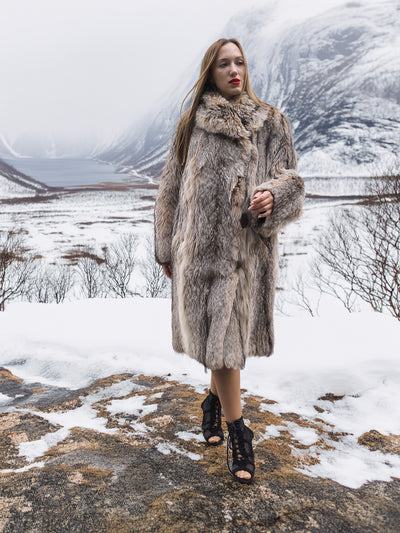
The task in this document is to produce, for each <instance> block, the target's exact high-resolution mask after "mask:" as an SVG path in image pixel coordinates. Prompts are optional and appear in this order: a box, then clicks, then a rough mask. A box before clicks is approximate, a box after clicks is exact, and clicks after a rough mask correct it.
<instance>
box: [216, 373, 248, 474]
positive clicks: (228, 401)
mask: <svg viewBox="0 0 400 533" xmlns="http://www.w3.org/2000/svg"><path fill="white" fill-rule="evenodd" d="M213 387H214V388H215V389H216V391H214V390H213ZM211 392H213V393H214V394H217V395H218V397H219V401H220V402H221V405H222V410H223V412H224V415H225V419H226V421H227V422H230V423H231V422H233V421H234V420H237V419H238V418H240V417H241V416H242V404H241V402H240V370H238V369H232V368H221V369H220V370H213V371H212V372H211ZM235 475H236V476H237V477H240V478H243V479H250V478H251V474H250V473H249V472H246V471H245V470H239V471H238V472H236V473H235Z"/></svg>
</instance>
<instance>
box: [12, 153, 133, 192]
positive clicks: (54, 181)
mask: <svg viewBox="0 0 400 533" xmlns="http://www.w3.org/2000/svg"><path fill="white" fill-rule="evenodd" d="M3 161H5V162H6V163H8V164H9V165H12V166H13V167H14V168H16V169H17V170H19V171H20V172H23V173H24V174H26V175H27V176H30V177H31V178H34V179H35V180H38V181H41V182H42V183H45V184H46V185H50V186H52V187H73V186H77V185H93V184H97V183H101V182H104V181H111V182H114V183H115V182H121V181H124V180H126V179H127V178H131V180H132V176H129V175H128V174H117V167H115V166H113V165H109V164H107V163H100V162H99V161H93V160H91V159H45V158H43V159H36V158H23V159H4V160H3ZM131 180H130V181H131ZM132 181H133V180H132Z"/></svg>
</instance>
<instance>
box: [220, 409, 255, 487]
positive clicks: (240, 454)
mask: <svg viewBox="0 0 400 533" xmlns="http://www.w3.org/2000/svg"><path fill="white" fill-rule="evenodd" d="M227 424H228V431H229V437H228V442H227V449H226V460H227V463H228V469H229V472H230V473H231V474H232V476H233V478H234V479H235V480H236V481H238V482H239V483H250V482H251V481H252V479H253V477H254V471H255V466H254V452H253V446H252V440H253V437H254V434H253V432H252V431H251V429H250V428H248V427H247V426H245V425H244V422H243V417H240V418H238V419H237V420H235V421H234V422H232V423H229V422H228V423H227ZM230 451H232V456H233V458H232V461H231V460H230ZM239 470H244V471H245V472H248V473H249V474H250V476H251V477H250V478H249V479H245V478H240V477H238V476H237V475H236V472H239Z"/></svg>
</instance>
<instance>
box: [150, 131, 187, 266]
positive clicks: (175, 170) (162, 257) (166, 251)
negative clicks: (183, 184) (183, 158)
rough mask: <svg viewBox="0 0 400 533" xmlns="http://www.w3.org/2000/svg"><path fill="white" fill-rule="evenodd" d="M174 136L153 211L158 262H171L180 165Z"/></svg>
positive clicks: (180, 171) (180, 175) (180, 173)
mask: <svg viewBox="0 0 400 533" xmlns="http://www.w3.org/2000/svg"><path fill="white" fill-rule="evenodd" d="M175 149H176V137H175V138H174V140H173V141H172V144H171V147H170V150H169V154H168V157H167V159H166V161H165V165H164V169H163V172H162V175H161V178H160V186H159V189H158V194H157V200H156V204H155V211H154V235H155V246H154V248H155V258H156V261H157V262H158V263H159V264H162V263H170V262H171V242H172V230H173V222H174V216H175V210H176V206H177V204H178V199H179V188H180V181H181V177H182V167H181V165H180V164H179V162H178V161H177V159H176V155H175Z"/></svg>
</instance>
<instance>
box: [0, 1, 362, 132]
mask: <svg viewBox="0 0 400 533" xmlns="http://www.w3.org/2000/svg"><path fill="white" fill-rule="evenodd" d="M362 1H363V2H367V1H369V0H362ZM341 3H343V0H324V1H323V2H321V1H320V0H302V1H299V0H279V2H277V0H250V1H248V0H229V2H227V1H226V0H202V1H201V2H189V1H187V0H168V2H165V1H164V0H142V1H141V2H138V1H137V0H56V1H55V0H35V1H34V2H32V0H0V8H1V11H0V12H1V21H2V30H1V33H0V68H1V74H2V76H1V79H0V134H5V135H6V136H7V138H8V139H9V140H11V141H12V139H13V137H15V136H19V135H21V134H25V135H26V134H28V135H31V134H33V135H35V134H37V133H41V132H47V133H57V134H58V135H59V136H60V135H61V136H65V137H66V138H68V137H72V136H77V137H82V138H84V137H91V136H92V135H95V136H96V137H99V138H103V137H104V136H108V135H110V136H112V135H113V134H114V132H118V131H122V130H123V129H124V128H126V127H128V126H129V125H131V124H133V123H134V122H135V120H137V119H138V117H139V116H140V115H142V114H143V113H144V112H145V111H147V110H148V109H149V108H150V107H151V106H154V105H156V104H157V101H158V100H159V99H160V98H162V97H164V96H165V95H166V94H167V92H168V91H169V90H171V89H172V87H173V86H176V80H179V79H182V76H183V75H184V73H185V71H186V70H187V71H188V73H190V75H192V73H193V68H194V67H195V64H196V62H198V63H199V61H200V58H201V56H202V55H203V53H204V52H205V50H206V49H207V48H208V46H209V45H210V44H211V43H212V42H213V41H214V40H216V39H218V38H220V37H221V36H223V30H224V28H225V26H226V24H227V22H228V21H229V19H230V18H231V17H232V16H233V15H236V14H237V13H238V12H241V11H243V10H245V11H247V10H249V9H254V8H256V7H257V6H260V5H263V6H265V5H268V4H271V6H272V5H278V6H279V9H280V10H281V11H282V12H283V11H285V12H286V14H285V16H287V15H288V13H292V15H293V16H295V17H304V16H305V14H312V13H317V12H318V11H321V10H322V9H327V8H328V7H331V6H332V7H333V6H334V5H338V4H341Z"/></svg>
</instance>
